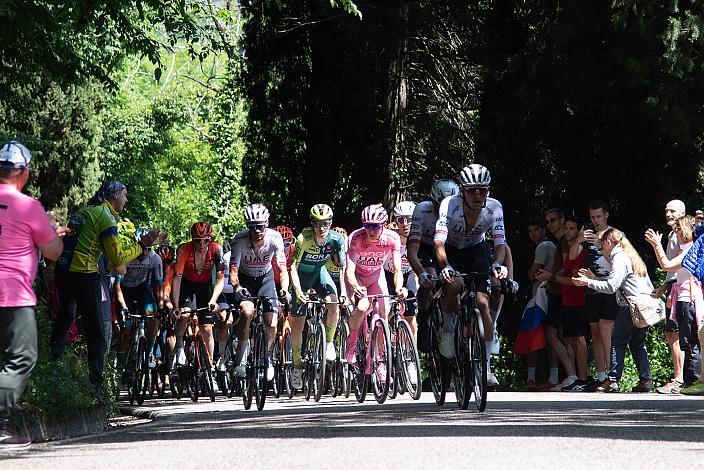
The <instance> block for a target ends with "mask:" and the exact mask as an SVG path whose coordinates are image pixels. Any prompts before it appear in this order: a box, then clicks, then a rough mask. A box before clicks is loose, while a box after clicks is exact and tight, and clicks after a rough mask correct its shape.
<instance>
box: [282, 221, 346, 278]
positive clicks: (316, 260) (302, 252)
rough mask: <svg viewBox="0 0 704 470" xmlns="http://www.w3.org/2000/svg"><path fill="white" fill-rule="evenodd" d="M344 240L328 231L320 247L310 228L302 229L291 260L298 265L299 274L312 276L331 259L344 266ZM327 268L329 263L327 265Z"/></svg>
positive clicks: (337, 234)
mask: <svg viewBox="0 0 704 470" xmlns="http://www.w3.org/2000/svg"><path fill="white" fill-rule="evenodd" d="M345 251H346V250H345V239H344V237H343V236H342V234H341V233H338V232H335V231H332V230H330V231H329V232H328V236H327V238H326V239H325V243H323V245H322V246H318V244H317V243H316V242H315V233H314V232H313V229H312V228H311V227H308V228H305V229H303V231H302V232H301V234H300V235H298V238H297V239H296V250H295V251H294V253H293V260H294V261H295V262H296V263H298V272H299V273H300V274H304V275H307V274H313V273H316V272H318V271H320V269H321V268H322V267H323V266H326V263H327V262H328V260H330V259H331V258H333V257H334V258H335V259H336V260H339V263H340V264H341V265H343V266H344V264H345V258H346V255H345ZM327 265H328V266H329V265H330V263H328V264H327Z"/></svg>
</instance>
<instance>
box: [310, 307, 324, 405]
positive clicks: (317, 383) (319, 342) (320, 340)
mask: <svg viewBox="0 0 704 470" xmlns="http://www.w3.org/2000/svg"><path fill="white" fill-rule="evenodd" d="M316 330H317V331H316V332H315V335H314V340H313V352H314V356H313V376H312V379H313V382H312V385H313V398H314V400H315V401H316V402H317V401H320V397H321V396H322V395H323V389H324V388H325V366H326V360H325V348H326V347H327V344H326V340H325V325H323V322H322V321H319V322H318V325H317V327H316Z"/></svg>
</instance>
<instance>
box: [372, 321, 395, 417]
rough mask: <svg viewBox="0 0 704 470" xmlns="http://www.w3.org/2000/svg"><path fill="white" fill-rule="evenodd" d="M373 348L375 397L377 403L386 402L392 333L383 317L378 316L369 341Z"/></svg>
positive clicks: (373, 390)
mask: <svg viewBox="0 0 704 470" xmlns="http://www.w3.org/2000/svg"><path fill="white" fill-rule="evenodd" d="M369 348H370V349H371V351H370V352H371V354H370V356H371V361H372V363H371V366H372V367H371V384H372V392H373V393H374V398H376V401H377V403H380V404H381V403H384V402H385V401H386V398H387V397H388V396H389V382H390V381H391V367H389V358H391V334H390V333H389V325H388V323H386V321H385V320H384V319H383V318H377V319H376V321H375V322H374V327H373V328H372V336H371V340H370V341H369Z"/></svg>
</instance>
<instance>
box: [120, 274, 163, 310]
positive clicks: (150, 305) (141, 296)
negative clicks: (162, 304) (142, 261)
mask: <svg viewBox="0 0 704 470" xmlns="http://www.w3.org/2000/svg"><path fill="white" fill-rule="evenodd" d="M122 295H123V296H124V297H125V304H127V307H130V306H131V305H132V303H134V302H136V303H137V305H138V309H139V310H138V311H139V312H140V313H141V312H147V313H148V314H150V315H151V314H154V312H156V299H155V298H154V291H153V290H152V288H151V287H149V282H146V281H145V282H143V283H141V284H139V285H137V286H134V287H122Z"/></svg>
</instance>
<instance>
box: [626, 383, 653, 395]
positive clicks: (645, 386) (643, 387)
mask: <svg viewBox="0 0 704 470" xmlns="http://www.w3.org/2000/svg"><path fill="white" fill-rule="evenodd" d="M652 391H653V381H652V380H644V381H642V382H639V383H638V385H636V386H635V387H633V388H632V389H631V393H650V392H652Z"/></svg>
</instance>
